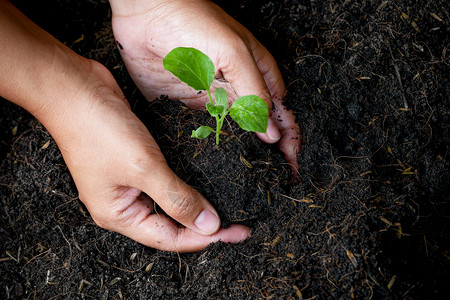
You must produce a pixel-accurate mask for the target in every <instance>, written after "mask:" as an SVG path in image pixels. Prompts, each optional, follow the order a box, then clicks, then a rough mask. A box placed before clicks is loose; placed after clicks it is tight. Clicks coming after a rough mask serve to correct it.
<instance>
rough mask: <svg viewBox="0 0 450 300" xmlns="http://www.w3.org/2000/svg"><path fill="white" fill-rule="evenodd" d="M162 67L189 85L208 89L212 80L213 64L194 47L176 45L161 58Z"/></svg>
mask: <svg viewBox="0 0 450 300" xmlns="http://www.w3.org/2000/svg"><path fill="white" fill-rule="evenodd" d="M163 65H164V69H166V70H167V71H170V72H171V73H172V74H173V75H175V76H177V77H178V79H180V80H181V81H182V82H184V83H186V84H187V85H189V86H190V87H192V88H194V89H196V90H197V91H200V90H204V91H206V90H208V89H209V87H210V86H211V84H212V82H213V80H214V64H213V63H212V61H211V59H209V57H208V56H207V55H206V54H204V53H202V52H201V51H199V50H197V49H194V48H185V47H178V48H175V49H173V50H172V51H170V52H169V54H167V56H166V57H164V59H163Z"/></svg>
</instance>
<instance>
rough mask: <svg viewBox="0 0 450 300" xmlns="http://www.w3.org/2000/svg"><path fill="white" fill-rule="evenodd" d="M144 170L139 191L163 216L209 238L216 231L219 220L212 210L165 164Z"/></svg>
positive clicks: (201, 197)
mask: <svg viewBox="0 0 450 300" xmlns="http://www.w3.org/2000/svg"><path fill="white" fill-rule="evenodd" d="M148 170H149V172H146V173H147V176H146V178H143V179H142V181H141V185H142V188H141V189H142V190H143V191H144V192H145V193H146V194H148V195H149V196H150V197H151V198H152V199H153V200H154V201H156V202H157V203H158V205H159V206H160V207H161V208H162V209H163V210H164V211H165V212H166V214H167V215H169V216H170V217H172V218H173V219H174V220H176V221H178V222H179V223H181V224H183V225H184V226H186V227H187V228H190V229H192V230H193V231H195V232H198V233H200V234H204V235H211V234H213V233H215V232H216V231H217V230H218V229H219V227H220V218H219V216H218V214H217V212H216V210H215V209H214V207H213V206H212V205H211V204H210V203H209V202H208V201H207V200H206V199H205V198H204V197H203V196H202V195H201V194H200V193H199V192H197V191H196V190H195V189H194V188H192V187H191V186H189V185H187V184H186V183H184V182H183V181H182V180H181V179H180V178H178V176H176V175H175V174H174V173H173V172H172V170H170V168H169V167H168V166H167V165H166V164H162V163H159V164H153V166H150V167H149V168H148ZM155 174H158V175H157V176H155Z"/></svg>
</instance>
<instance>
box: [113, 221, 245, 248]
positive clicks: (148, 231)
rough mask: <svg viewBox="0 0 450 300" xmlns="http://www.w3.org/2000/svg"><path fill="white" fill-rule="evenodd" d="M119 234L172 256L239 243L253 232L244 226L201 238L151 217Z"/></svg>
mask: <svg viewBox="0 0 450 300" xmlns="http://www.w3.org/2000/svg"><path fill="white" fill-rule="evenodd" d="M116 231H118V232H119V233H121V234H123V235H125V236H128V237H130V238H132V239H133V240H135V241H137V242H139V243H141V244H143V245H146V246H149V247H152V248H155V249H159V250H164V251H173V252H195V251H200V250H202V249H203V248H205V247H206V246H208V245H209V244H211V243H215V242H218V241H222V242H226V243H238V242H241V241H243V240H245V239H246V238H247V237H249V235H250V229H249V228H248V227H245V226H242V225H232V226H230V227H229V228H227V229H223V228H222V229H220V230H219V231H217V232H216V233H215V234H213V235H202V234H199V233H197V232H195V231H193V230H191V229H188V228H185V227H180V226H178V225H177V224H176V223H175V222H174V221H173V220H172V219H171V218H169V217H168V216H167V215H165V214H151V215H148V216H147V217H146V218H143V219H140V220H138V219H137V220H136V222H135V226H124V227H121V228H118V230H116Z"/></svg>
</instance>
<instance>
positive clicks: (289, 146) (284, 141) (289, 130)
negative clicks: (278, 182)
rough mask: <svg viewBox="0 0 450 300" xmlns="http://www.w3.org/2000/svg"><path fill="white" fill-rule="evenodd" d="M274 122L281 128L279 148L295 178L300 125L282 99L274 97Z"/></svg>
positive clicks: (299, 145) (299, 144)
mask: <svg viewBox="0 0 450 300" xmlns="http://www.w3.org/2000/svg"><path fill="white" fill-rule="evenodd" d="M272 119H273V122H274V123H275V124H276V125H277V127H278V128H280V132H281V136H282V137H281V140H280V142H279V148H280V150H281V151H282V152H283V153H284V155H285V158H286V161H287V162H288V163H289V164H290V168H291V171H292V174H293V177H294V179H295V178H296V177H297V171H298V162H297V157H298V153H299V151H300V147H301V137H300V127H299V126H298V124H297V123H296V122H295V116H294V113H293V112H292V110H288V109H287V108H286V107H285V106H284V105H283V104H282V102H281V100H280V99H274V111H273V114H272Z"/></svg>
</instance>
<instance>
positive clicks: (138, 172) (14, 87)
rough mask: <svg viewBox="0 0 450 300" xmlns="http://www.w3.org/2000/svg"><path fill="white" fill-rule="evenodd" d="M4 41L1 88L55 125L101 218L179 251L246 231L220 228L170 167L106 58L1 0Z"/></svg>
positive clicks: (87, 200)
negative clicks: (79, 48)
mask: <svg viewBox="0 0 450 300" xmlns="http://www.w3.org/2000/svg"><path fill="white" fill-rule="evenodd" d="M0 40H2V41H4V43H3V44H2V54H3V55H0V96H1V97H4V98H6V99H9V100H10V101H12V102H14V103H16V104H18V105H20V106H22V107H23V108H25V109H26V110H28V111H29V112H30V113H32V114H33V115H34V116H35V117H36V118H37V119H39V121H41V123H42V124H43V125H44V126H45V127H46V128H47V129H48V131H49V132H50V133H51V135H52V136H53V138H54V139H55V141H56V143H57V144H58V146H59V148H60V150H61V153H62V154H63V157H64V160H65V162H66V164H67V166H68V167H69V170H70V173H71V175H72V177H73V179H74V181H75V183H76V185H77V188H78V192H79V198H80V200H81V201H83V203H84V204H85V205H86V207H87V209H88V210H89V212H90V213H91V215H92V217H93V219H94V221H95V222H96V223H97V224H98V225H100V226H101V227H104V228H107V229H110V230H113V231H116V232H119V233H121V234H123V235H126V236H128V237H130V238H132V239H134V240H136V241H138V242H140V243H142V244H144V245H147V246H150V247H153V248H157V249H161V250H167V251H179V252H187V251H197V250H200V249H202V248H204V247H206V246H207V245H209V244H210V243H212V242H215V241H218V240H221V241H224V242H231V243H234V242H239V241H241V240H243V239H245V238H246V237H248V235H249V229H248V228H247V227H244V226H240V225H234V226H231V227H229V228H228V229H219V227H220V220H219V218H218V217H217V213H216V211H215V210H214V208H213V207H212V206H211V204H210V203H208V201H207V200H206V199H205V198H204V197H203V196H202V195H200V194H199V193H198V192H196V191H195V190H194V189H193V188H192V187H190V186H188V185H186V184H185V183H184V182H182V180H180V179H179V178H178V177H177V176H176V175H175V174H174V173H172V171H171V170H170V168H169V167H168V166H167V164H166V161H165V159H164V157H163V155H162V154H161V152H160V150H159V148H158V145H157V144H156V142H155V141H154V139H153V138H152V136H151V135H150V133H149V132H148V130H147V128H146V127H145V126H144V125H143V124H142V123H141V122H140V121H139V119H138V118H137V117H136V116H135V115H134V114H133V113H132V112H131V110H130V107H129V105H128V102H127V101H126V100H125V97H124V95H123V93H122V91H121V90H120V88H119V86H118V85H117V83H116V82H115V80H114V78H113V77H112V75H111V73H109V71H108V70H107V69H106V68H105V67H104V66H102V65H101V64H99V63H97V62H95V61H91V60H87V59H85V58H82V57H80V56H79V55H77V54H75V53H74V52H73V51H71V50H70V49H68V48H67V47H66V46H65V45H63V44H62V43H60V42H58V41H57V40H55V39H54V38H53V37H52V36H51V35H49V34H48V33H47V32H45V31H43V30H42V29H41V28H39V27H38V26H37V25H36V24H34V23H33V22H31V21H30V20H29V19H27V18H26V17H25V16H24V15H23V14H21V13H20V12H19V11H18V10H17V9H16V8H15V7H14V6H12V5H11V4H10V3H9V2H7V1H0ZM30 49H33V51H30ZM147 195H148V196H147ZM150 197H151V198H150ZM153 201H155V202H156V203H157V204H158V206H159V207H161V208H162V210H164V212H166V214H164V213H163V212H162V211H160V210H159V211H155V209H154V207H155V205H154V204H155V203H154V202H153ZM177 221H178V222H179V223H180V224H182V225H184V226H179V225H178V223H177Z"/></svg>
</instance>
